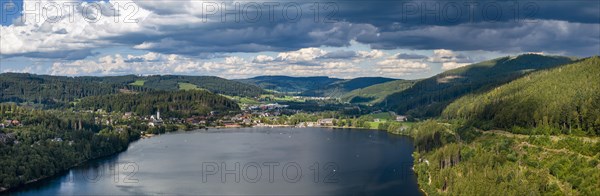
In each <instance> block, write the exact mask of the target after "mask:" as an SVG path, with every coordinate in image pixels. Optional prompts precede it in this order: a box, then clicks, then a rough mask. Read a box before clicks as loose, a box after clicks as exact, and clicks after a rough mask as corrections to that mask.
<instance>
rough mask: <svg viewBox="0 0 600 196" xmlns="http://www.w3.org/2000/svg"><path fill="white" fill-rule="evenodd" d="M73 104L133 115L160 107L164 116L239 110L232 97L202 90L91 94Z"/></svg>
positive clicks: (156, 109) (151, 112) (157, 109)
mask: <svg viewBox="0 0 600 196" xmlns="http://www.w3.org/2000/svg"><path fill="white" fill-rule="evenodd" d="M77 107H78V108H79V109H83V110H97V109H103V110H104V111H107V112H113V111H115V112H134V113H136V114H137V115H151V114H154V113H156V112H157V111H159V110H160V112H161V114H162V115H163V116H164V117H187V116H192V115H207V114H208V113H209V112H211V111H220V112H228V111H237V110H239V107H238V105H237V103H235V102H234V101H232V100H229V99H227V98H225V97H223V96H220V95H216V94H213V93H211V92H207V91H204V90H187V91H176V92H169V91H154V92H147V93H136V94H131V93H129V94H125V93H123V94H114V95H104V96H93V97H86V98H84V99H82V100H81V101H80V102H79V103H78V104H77Z"/></svg>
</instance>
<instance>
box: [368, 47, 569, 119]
mask: <svg viewBox="0 0 600 196" xmlns="http://www.w3.org/2000/svg"><path fill="white" fill-rule="evenodd" d="M570 62H573V60H572V59H571V58H568V57H560V56H543V55H536V54H524V55H520V56H516V57H502V58H497V59H493V60H490V61H484V62H480V63H476V64H472V65H468V66H465V67H462V68H458V69H454V70H449V71H446V72H444V73H441V74H438V75H436V76H433V77H431V78H427V79H424V80H421V81H419V82H417V83H415V84H414V85H413V86H412V87H410V88H408V89H406V90H404V91H401V92H398V93H394V94H392V95H390V96H388V97H387V98H386V99H385V101H383V102H382V103H381V104H379V105H380V106H381V107H383V108H389V109H390V110H392V111H396V112H397V113H399V114H408V115H410V116H412V117H433V116H438V115H439V114H441V112H442V110H443V109H444V108H445V107H446V106H447V105H448V104H450V103H451V102H452V101H454V100H456V99H457V98H459V97H461V96H463V95H466V94H469V93H472V92H483V91H486V90H490V89H492V88H494V87H496V86H499V85H502V84H505V83H507V82H510V81H512V80H514V79H517V78H519V77H521V76H523V75H524V74H526V73H529V72H531V71H534V70H540V69H547V68H553V67H556V66H559V65H562V64H566V63H570Z"/></svg>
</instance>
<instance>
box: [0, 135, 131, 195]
mask: <svg viewBox="0 0 600 196" xmlns="http://www.w3.org/2000/svg"><path fill="white" fill-rule="evenodd" d="M140 139H142V138H141V137H140ZM138 140H139V139H138ZM138 140H134V141H131V142H130V144H131V143H133V142H136V141H138ZM128 148H129V144H128V145H127V148H125V149H124V150H121V151H118V152H115V153H111V154H109V155H105V156H100V157H95V158H91V159H88V160H84V161H81V162H79V163H76V164H75V165H72V166H69V167H68V168H66V169H64V170H60V171H58V172H56V174H53V175H49V176H42V177H39V178H36V179H32V180H29V181H27V182H25V183H23V184H21V185H19V186H16V187H11V188H6V187H0V194H7V193H11V192H13V191H17V190H19V189H22V188H25V187H26V186H28V185H31V184H35V183H39V182H41V181H44V180H48V179H50V178H53V177H57V176H59V175H61V174H62V173H65V172H68V171H69V170H71V169H73V168H75V167H79V166H82V165H84V164H87V163H89V162H90V161H94V160H99V159H103V158H107V157H110V156H115V155H118V154H120V153H122V152H125V151H126V150H127V149H128Z"/></svg>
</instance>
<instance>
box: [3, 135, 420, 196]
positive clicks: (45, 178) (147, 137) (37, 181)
mask: <svg viewBox="0 0 600 196" xmlns="http://www.w3.org/2000/svg"><path fill="white" fill-rule="evenodd" d="M249 128H298V129H305V128H327V129H353V130H368V131H378V130H376V129H365V128H359V127H339V126H318V127H299V126H295V125H260V126H249V127H225V126H216V127H205V128H197V129H192V130H183V129H180V130H178V131H174V132H168V133H177V132H193V131H199V130H205V129H249ZM379 131H381V130H379ZM388 133H390V134H393V135H398V134H395V133H391V132H388ZM165 134H166V133H165ZM161 135H163V134H149V133H145V134H143V135H141V136H140V138H139V139H137V140H134V141H131V142H130V143H129V144H128V148H129V145H131V144H132V143H134V142H137V141H139V140H141V139H150V138H153V137H157V136H161ZM125 151H127V148H126V149H124V150H122V151H119V152H115V153H112V154H109V155H105V156H101V157H95V158H91V159H88V160H84V161H81V162H79V163H77V164H75V165H72V166H70V167H68V168H67V169H64V170H61V171H59V172H57V173H56V174H54V175H50V176H44V177H39V178H36V179H33V180H30V181H27V182H25V183H24V184H22V185H19V186H16V187H11V188H5V187H0V193H1V194H5V193H11V192H13V191H18V190H21V189H24V188H27V187H28V186H30V185H32V184H35V183H39V182H42V181H44V180H48V179H51V178H53V177H57V176H60V175H63V174H64V173H65V172H67V171H69V170H71V169H73V168H75V167H78V166H81V165H84V164H86V163H89V162H91V161H94V160H98V159H102V158H106V157H110V156H115V155H118V154H120V153H122V152H125ZM419 189H420V188H419Z"/></svg>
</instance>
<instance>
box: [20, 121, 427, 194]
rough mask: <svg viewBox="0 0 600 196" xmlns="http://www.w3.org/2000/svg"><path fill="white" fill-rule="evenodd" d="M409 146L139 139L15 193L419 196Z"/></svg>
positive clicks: (202, 133) (404, 141)
mask: <svg viewBox="0 0 600 196" xmlns="http://www.w3.org/2000/svg"><path fill="white" fill-rule="evenodd" d="M412 152H413V143H412V140H411V139H410V138H408V137H404V136H397V135H392V134H388V133H386V132H384V131H372V130H356V129H326V128H244V129H209V130H197V131H191V132H177V133H170V134H164V135H160V136H156V137H152V138H149V139H142V140H139V141H137V142H134V143H132V144H131V145H130V147H129V149H128V150H127V151H125V152H122V153H120V154H118V155H114V156H112V157H108V158H104V159H100V160H94V161H90V162H89V163H87V164H85V165H82V166H79V167H75V168H73V169H71V170H69V171H68V172H66V173H64V174H63V175H60V176H57V177H53V178H50V179H46V180H43V181H41V182H37V183H34V184H31V185H28V186H26V187H24V188H21V189H19V190H17V191H15V192H12V193H11V194H15V195H65V194H66V195H140V194H146V195H147V194H168V195H217V194H218V195H292V194H293V195H316V194H318V195H364V194H367V195H382V194H386V195H389V194H394V195H420V192H419V190H418V186H417V180H416V176H415V175H414V173H413V171H412V170H411V168H412V163H413V158H412V156H411V154H412Z"/></svg>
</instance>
